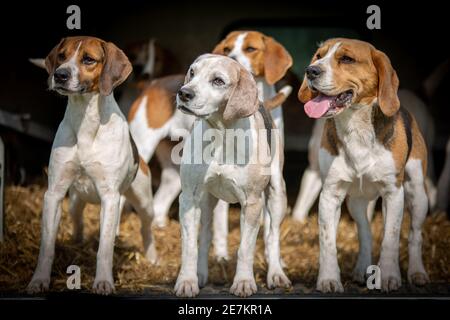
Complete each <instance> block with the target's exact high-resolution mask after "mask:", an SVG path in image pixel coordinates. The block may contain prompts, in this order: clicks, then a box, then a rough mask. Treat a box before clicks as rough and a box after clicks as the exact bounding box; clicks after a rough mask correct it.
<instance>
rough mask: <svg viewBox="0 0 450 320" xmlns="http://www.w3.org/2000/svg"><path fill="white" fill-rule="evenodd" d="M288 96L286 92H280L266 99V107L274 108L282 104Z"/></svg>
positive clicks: (268, 108)
mask: <svg viewBox="0 0 450 320" xmlns="http://www.w3.org/2000/svg"><path fill="white" fill-rule="evenodd" d="M286 99H287V97H286V95H285V94H284V93H282V92H278V93H277V94H276V95H275V96H273V97H272V98H270V99H268V100H266V101H264V107H265V108H266V109H267V110H272V109H274V108H276V107H278V106H280V105H282V104H283V103H284V102H285V101H286Z"/></svg>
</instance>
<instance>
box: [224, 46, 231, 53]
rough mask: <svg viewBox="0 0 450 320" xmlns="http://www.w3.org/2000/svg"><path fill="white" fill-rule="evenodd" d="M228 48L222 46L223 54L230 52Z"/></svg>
mask: <svg viewBox="0 0 450 320" xmlns="http://www.w3.org/2000/svg"><path fill="white" fill-rule="evenodd" d="M230 51H231V50H230V48H228V47H225V48H223V53H224V54H229V53H230Z"/></svg>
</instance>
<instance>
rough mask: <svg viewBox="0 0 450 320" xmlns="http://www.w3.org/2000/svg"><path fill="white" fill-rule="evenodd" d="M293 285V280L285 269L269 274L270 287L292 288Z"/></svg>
mask: <svg viewBox="0 0 450 320" xmlns="http://www.w3.org/2000/svg"><path fill="white" fill-rule="evenodd" d="M291 285H292V284H291V281H290V280H289V278H288V277H287V276H286V274H285V273H284V272H283V270H280V271H278V272H272V273H271V274H268V275H267V287H268V288H269V289H275V288H290V287H291Z"/></svg>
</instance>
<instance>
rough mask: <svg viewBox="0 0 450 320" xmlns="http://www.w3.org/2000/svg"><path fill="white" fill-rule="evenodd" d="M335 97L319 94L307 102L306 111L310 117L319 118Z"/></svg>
mask: <svg viewBox="0 0 450 320" xmlns="http://www.w3.org/2000/svg"><path fill="white" fill-rule="evenodd" d="M332 99H333V97H328V96H324V95H322V94H320V95H318V96H317V97H315V98H314V99H312V100H310V101H308V102H307V103H306V104H305V107H304V108H305V112H306V114H307V115H308V117H310V118H314V119H318V118H320V117H322V116H323V115H324V114H325V113H326V112H327V111H328V109H330V107H331V104H330V103H331V100H332Z"/></svg>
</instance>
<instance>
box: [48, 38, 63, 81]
mask: <svg viewBox="0 0 450 320" xmlns="http://www.w3.org/2000/svg"><path fill="white" fill-rule="evenodd" d="M65 40H66V39H65V38H62V39H61V41H59V43H58V44H57V45H56V46H55V47H54V48H53V49H52V51H50V53H49V54H48V55H47V57H46V58H45V61H44V65H45V70H47V72H48V74H52V73H53V72H55V68H56V60H57V56H58V50H59V48H60V47H61V46H62V44H63V43H64V41H65Z"/></svg>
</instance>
